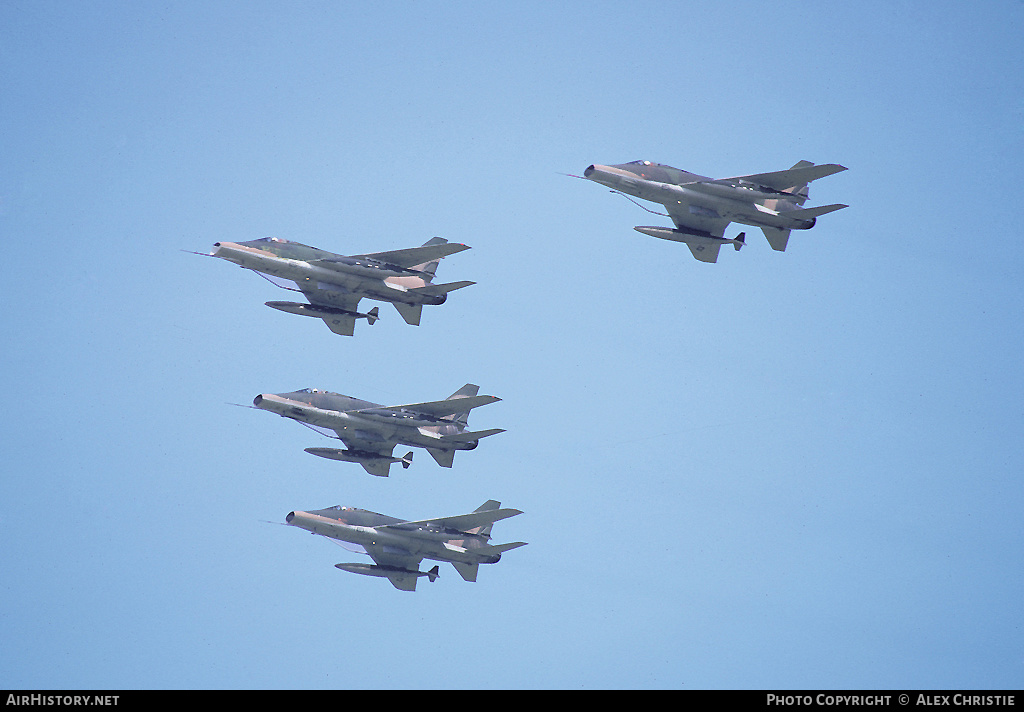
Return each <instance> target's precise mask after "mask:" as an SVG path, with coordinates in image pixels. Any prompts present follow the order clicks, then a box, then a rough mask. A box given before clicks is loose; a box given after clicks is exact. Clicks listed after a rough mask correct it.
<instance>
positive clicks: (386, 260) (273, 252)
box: [210, 237, 475, 336]
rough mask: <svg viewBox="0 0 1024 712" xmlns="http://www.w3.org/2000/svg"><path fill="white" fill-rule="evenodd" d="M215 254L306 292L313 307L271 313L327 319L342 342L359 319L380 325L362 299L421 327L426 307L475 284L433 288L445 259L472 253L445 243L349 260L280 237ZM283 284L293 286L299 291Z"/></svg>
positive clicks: (222, 245) (224, 245) (284, 305)
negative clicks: (362, 307)
mask: <svg viewBox="0 0 1024 712" xmlns="http://www.w3.org/2000/svg"><path fill="white" fill-rule="evenodd" d="M214 248H216V249H215V250H214V252H212V253H210V256H212V257H220V258H222V259H225V260H228V261H229V262H234V263H235V264H237V265H240V266H242V267H244V268H246V269H251V270H253V271H254V272H259V273H262V274H264V275H267V279H268V280H270V281H271V282H273V283H274V284H276V285H277V286H279V287H284V288H285V289H291V290H293V291H297V292H302V293H303V294H304V295H305V297H306V299H308V300H309V303H308V304H303V303H299V302H266V304H267V306H268V307H273V308H274V309H279V310H281V311H283V312H288V313H289V314H300V315H302V316H312V317H316V318H318V319H323V320H324V322H325V323H326V324H327V326H328V328H330V330H331V331H333V332H334V333H336V334H341V335H343V336H352V332H353V330H354V329H355V323H356V319H366V321H367V322H369V323H370V324H371V325H372V324H373V323H374V322H375V321H377V315H378V311H377V307H374V308H373V309H371V310H370V311H369V312H366V313H365V314H364V313H362V312H360V311H359V310H358V306H359V300H360V299H363V298H366V299H376V300H378V301H382V302H391V303H392V304H394V305H395V309H397V310H398V313H399V314H401V315H402V318H403V319H405V321H406V323H408V324H412V325H413V326H419V323H420V312H421V311H422V309H423V305H424V304H444V302H445V300H446V299H447V298H448V293H449V292H452V291H455V290H456V289H462V288H463V287H468V286H469V285H471V284H475V282H451V283H448V284H432V281H433V279H434V271H435V270H436V269H437V263H438V261H439V260H440V259H441V258H443V257H447V256H448V255H454V254H455V253H456V252H462V251H463V250H468V249H469V246H467V245H459V244H456V243H452V242H448V241H447V240H445V239H444V238H441V237H434V238H431V239H430V240H427V241H426V242H425V243H424V244H423V246H422V247H410V248H408V249H405V250H391V251H390V252H371V253H368V254H365V255H352V256H350V257H347V256H345V255H336V254H334V253H333V252H327V251H326V250H320V249H317V248H316V247H309V246H308V245H302V244H299V243H298V242H289V241H288V240H282V239H280V238H277V237H264V238H261V239H259V240H250V241H248V242H217V243H215V244H214ZM278 280H285V281H292V282H294V283H295V286H296V287H297V289H295V288H293V287H289V286H288V285H287V284H281V283H280V281H278Z"/></svg>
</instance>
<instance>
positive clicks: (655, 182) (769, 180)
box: [208, 161, 847, 591]
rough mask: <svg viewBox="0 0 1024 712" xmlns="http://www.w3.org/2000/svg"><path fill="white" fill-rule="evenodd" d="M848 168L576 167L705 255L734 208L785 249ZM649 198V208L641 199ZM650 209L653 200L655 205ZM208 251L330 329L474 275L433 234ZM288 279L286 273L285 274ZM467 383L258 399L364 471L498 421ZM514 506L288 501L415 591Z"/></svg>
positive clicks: (474, 554)
mask: <svg viewBox="0 0 1024 712" xmlns="http://www.w3.org/2000/svg"><path fill="white" fill-rule="evenodd" d="M845 170H846V168H844V167H843V166H840V165H838V164H834V163H829V164H824V165H814V164H813V163H810V162H809V161H800V162H798V163H797V164H796V165H794V166H793V167H792V168H790V169H788V170H784V171H776V172H774V173H759V174H755V175H748V176H739V177H736V178H723V179H718V180H715V179H711V178H707V177H705V176H700V175H696V174H694V173H689V172H687V171H682V170H679V169H677V168H672V167H671V166H665V165H662V164H659V163H652V162H651V161H632V162H630V163H623V164H618V165H608V166H605V165H598V164H594V165H591V166H589V167H588V168H587V169H586V170H585V171H584V172H583V176H576V177H582V178H586V179H589V180H592V181H595V182H597V183H600V184H602V185H605V186H607V187H609V188H611V189H612V190H613V191H615V192H618V193H621V194H623V195H625V196H627V197H631V199H632V198H639V199H641V200H647V201H651V202H654V203H659V204H661V205H663V206H665V208H666V210H667V216H668V217H670V218H672V222H673V223H674V224H675V228H668V227H657V226H637V227H636V228H634V229H635V230H637V231H639V232H641V233H643V234H645V235H650V236H652V237H658V238H662V239H665V240H673V241H676V242H683V243H685V244H686V245H687V247H689V248H690V251H691V252H692V253H693V256H694V257H695V258H697V259H698V260H700V261H702V262H716V261H717V260H718V253H719V250H720V249H721V247H722V245H728V244H731V245H732V246H733V247H734V248H735V249H736V250H739V249H740V248H741V247H743V245H744V244H746V242H745V238H746V233H743V232H741V233H739V234H738V235H737V236H736V237H733V238H727V237H725V230H726V228H727V227H728V226H729V224H730V223H731V222H738V223H742V224H744V225H751V226H754V227H758V228H760V229H761V230H762V231H763V232H764V234H765V237H766V238H767V239H768V243H769V244H770V245H771V246H772V248H773V249H775V250H778V251H780V252H781V251H784V250H785V249H786V245H787V244H788V241H789V236H790V232H791V231H792V230H807V229H810V228H811V227H813V226H814V224H815V222H816V221H817V218H818V217H820V216H822V215H826V214H828V213H831V212H834V211H836V210H839V209H841V208H845V207H847V206H846V205H843V204H838V203H837V204H833V205H825V206H822V207H818V208H805V207H803V205H804V203H805V202H806V201H807V199H808V195H809V193H808V185H809V184H810V183H811V182H812V181H814V180H817V179H819V178H824V177H826V176H830V175H833V174H835V173H838V172H840V171H845ZM645 209H646V208H645ZM650 212H654V211H650ZM214 248H215V250H214V252H212V253H209V255H208V256H211V257H219V258H222V259H225V260H228V261H230V262H233V263H235V264H237V265H240V266H241V267H244V268H246V269H250V270H253V271H255V272H257V273H259V274H261V275H262V276H264V277H266V278H267V279H268V280H270V281H271V282H273V283H274V284H276V285H278V286H280V287H283V288H285V289H290V290H292V291H297V292H301V293H302V294H303V295H304V296H305V297H306V300H307V301H306V302H283V301H272V302H266V304H267V306H269V307H273V308H274V309H278V310H280V311H284V312H288V313H290V314H299V315H301V316H311V317H315V318H318V319H323V321H324V323H326V324H327V326H328V328H330V329H331V331H333V332H334V333H336V334H341V335H343V336H352V334H353V332H354V330H355V322H356V320H357V319H366V321H367V323H368V324H370V325H373V323H374V322H376V321H377V319H378V318H379V310H378V307H373V308H372V309H370V310H369V311H367V312H360V311H359V302H360V301H361V300H362V299H373V300H377V301H383V302H389V303H391V304H393V305H394V306H395V309H396V310H397V311H398V313H399V314H401V316H402V318H403V319H404V320H405V321H406V322H407V323H408V324H411V325H414V326H418V325H419V323H420V317H421V312H422V309H423V305H425V304H428V305H430V304H442V303H444V302H445V300H446V299H447V296H448V294H449V293H450V292H453V291H455V290H456V289H461V288H463V287H468V286H469V285H471V284H474V283H473V282H468V281H463V282H451V283H448V284H433V279H434V274H435V272H436V270H437V265H438V262H439V261H440V260H441V259H442V258H444V257H447V256H449V255H453V254H456V253H458V252H462V251H463V250H468V249H469V247H468V246H466V245H461V244H455V243H449V242H448V241H447V240H445V239H443V238H440V237H434V238H432V239H430V240H428V241H427V242H425V243H424V244H423V245H422V246H420V247H410V248H407V249H400V250H391V251H388V252H374V253H368V254H361V255H352V256H345V255H338V254H335V253H333V252H327V251H326V250H321V249H318V248H315V247H309V246H308V245H302V244H299V243H297V242H289V241H288V240H282V239H279V238H275V237H265V238H262V239H259V240H250V241H248V242H218V243H215V245H214ZM288 282H291V283H294V285H295V287H290V286H288V284H287V283H288ZM478 393H479V388H478V387H477V386H475V385H473V384H471V383H467V384H466V385H465V386H463V387H462V388H460V389H459V390H457V391H456V392H455V393H453V394H452V395H450V396H449V397H448V398H446V399H444V400H440V401H428V402H425V403H409V404H405V405H392V406H386V405H380V404H378V403H371V402H369V401H364V400H360V399H358V398H353V397H351V396H345V395H341V394H339V393H331V392H329V391H322V390H318V389H315V388H304V389H302V390H299V391H292V392H289V393H261V394H260V395H258V396H256V398H255V399H254V400H253V406H254V407H256V408H259V409H261V410H267V411H270V412H272V413H277V414H278V415H281V416H283V417H286V418H291V419H293V420H296V421H298V422H300V423H303V424H304V425H307V426H308V427H310V428H312V429H314V430H317V431H318V432H320V433H322V434H324V435H327V436H328V437H336V438H338V439H340V440H341V441H342V442H343V443H344V444H345V448H344V449H342V448H319V447H311V448H306V452H308V453H311V454H313V455H317V456H319V457H324V458H328V459H331V460H341V461H344V462H355V463H358V464H360V465H361V466H362V467H363V469H365V470H366V471H367V472H368V473H370V474H371V475H376V476H378V477H387V476H388V474H389V472H390V469H391V465H392V464H394V463H396V462H397V463H401V464H402V467H403V468H408V467H409V465H410V464H412V456H413V453H412V451H410V452H408V453H406V454H405V455H403V456H402V457H395V456H394V449H395V447H396V446H397V445H400V444H401V445H407V446H412V447H422V448H425V449H426V450H427V452H429V453H430V455H431V456H432V457H433V458H434V460H435V461H436V462H437V464H439V465H441V466H442V467H452V464H453V462H454V458H455V453H456V452H457V451H459V450H473V449H474V448H476V447H477V445H478V444H479V442H480V440H482V439H483V438H486V437H489V436H491V435H496V434H497V433H501V432H504V430H502V429H500V428H492V429H489V430H478V431H471V430H469V413H470V411H471V410H473V409H474V408H478V407H480V406H482V405H487V404H489V403H494V402H496V401H498V400H500V399H499V398H496V397H495V396H488V395H479V394H478ZM517 514H522V512H520V511H519V510H517V509H502V508H501V504H500V503H499V502H497V501H495V500H488V501H487V502H485V503H484V504H483V505H482V506H480V507H479V508H477V509H476V510H474V511H473V512H471V513H469V514H460V515H456V516H452V517H439V518H437V519H422V520H415V521H408V520H404V519H396V518H394V517H388V516H385V515H383V514H377V513H376V512H370V511H367V510H365V509H358V508H355V507H342V506H340V505H339V506H335V507H328V508H327V509H317V510H311V511H308V512H304V511H293V512H289V513H288V515H287V516H286V517H285V523H286V524H288V525H291V526H295V527H299V528H301V529H305V530H307V531H310V532H312V533H313V534H319V535H321V536H325V537H329V538H331V539H333V540H335V541H337V542H338V543H341V544H342V546H344V547H345V548H347V549H349V550H350V551H355V552H358V553H363V554H367V555H368V556H369V557H370V558H371V559H372V560H373V562H374V563H373V564H365V563H340V564H335V566H336V567H337V568H338V569H341V570H343V571H348V572H350V573H357V574H362V575H364V576H380V577H384V578H387V579H388V580H389V581H391V584H392V585H393V586H394V587H395V588H397V589H399V590H402V591H415V590H416V582H417V581H418V580H419V578H420V577H421V576H426V577H427V579H428V580H429V581H431V582H433V581H434V580H435V579H436V578H437V577H438V576H439V570H440V569H439V567H438V566H434V567H433V568H432V569H430V570H428V571H421V570H420V562H421V561H422V560H423V559H430V560H432V561H441V562H450V563H451V564H452V565H453V566H454V567H455V569H456V571H458V572H459V574H460V575H461V576H462V578H463V579H465V580H466V581H476V578H477V572H478V569H479V566H480V564H493V563H497V562H498V560H499V559H500V558H501V554H502V553H504V552H506V551H509V550H511V549H516V548H518V547H520V546H525V544H526V542H521V541H517V542H511V543H507V544H491V543H490V537H491V528H492V527H493V525H494V523H495V522H498V521H500V520H502V519H507V518H509V517H513V516H516V515H517Z"/></svg>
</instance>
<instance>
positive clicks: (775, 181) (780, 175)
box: [712, 161, 846, 190]
mask: <svg viewBox="0 0 1024 712" xmlns="http://www.w3.org/2000/svg"><path fill="white" fill-rule="evenodd" d="M803 163H806V161H801V162H800V163H798V164H796V166H794V167H793V168H790V169H789V170H785V171H775V172H773V173H756V174H754V175H752V176H737V177H736V178H726V179H724V180H722V181H712V182H715V183H721V182H725V183H737V182H739V181H744V182H746V183H755V184H757V185H763V186H765V187H767V188H774V189H775V190H786V189H788V188H793V187H796V186H802V185H806V184H807V183H810V182H811V181H812V180H818V179H819V178H824V177H825V176H830V175H832V174H834V173H839V172H841V171H845V170H846V166H841V165H839V164H838V163H822V164H821V165H819V166H816V165H814V164H810V165H802V164H803Z"/></svg>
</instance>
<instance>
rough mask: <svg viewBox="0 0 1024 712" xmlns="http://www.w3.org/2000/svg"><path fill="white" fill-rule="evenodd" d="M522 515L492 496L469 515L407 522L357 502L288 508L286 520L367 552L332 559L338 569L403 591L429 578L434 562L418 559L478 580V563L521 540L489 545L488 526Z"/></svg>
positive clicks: (433, 573) (522, 543)
mask: <svg viewBox="0 0 1024 712" xmlns="http://www.w3.org/2000/svg"><path fill="white" fill-rule="evenodd" d="M517 514H522V512H520V511H519V510H518V509H501V503H500V502H496V501H494V500H493V499H492V500H488V501H487V502H484V503H483V505H482V506H480V507H479V508H477V509H476V511H474V512H472V513H471V514H460V515H456V516H454V517H439V518H437V519H421V520H419V521H412V522H410V521H405V520H403V519H395V518H394V517H388V516H385V515H383V514H377V513H376V512H369V511H367V510H365V509H357V508H355V507H342V506H340V505H338V506H335V507H328V508H327V509H316V510H313V511H311V512H298V511H296V512H289V513H288V516H286V517H285V522H286V523H287V524H290V525H292V526H293V527H300V528H302V529H305V530H307V531H310V532H312V533H314V534H320V535H321V536H326V537H330V538H331V539H335V540H337V541H339V542H347V543H349V544H350V545H351V544H354V545H355V547H351V546H345V545H344V544H342V546H345V548H346V549H349V550H350V551H355V552H358V553H362V554H368V555H369V556H370V558H371V559H373V562H374V563H373V564H335V566H336V567H337V568H339V569H341V570H342V571H348V572H350V573H354V574H362V575H364V576H386V577H387V578H388V580H389V581H391V584H392V585H393V586H394V587H395V588H397V589H399V590H401V591H415V590H416V581H417V580H418V579H419V577H420V576H426V577H427V578H428V579H430V581H431V582H433V581H434V579H436V578H437V576H438V567H437V566H435V567H434V568H432V569H431V570H430V571H420V561H422V560H423V559H430V560H432V561H448V562H451V564H452V566H454V567H455V570H456V571H458V572H459V574H460V575H461V576H462V578H464V579H465V580H466V581H476V575H477V569H478V568H479V566H480V564H496V563H498V559H500V558H501V555H502V553H504V552H506V551H509V550H510V549H516V548H519V547H520V546H526V542H525V541H516V542H512V543H509V544H494V545H492V544H488V541H489V540H490V538H491V527H492V526H493V525H494V523H495V522H497V521H500V520H502V519H508V518H509V517H514V516H516V515H517Z"/></svg>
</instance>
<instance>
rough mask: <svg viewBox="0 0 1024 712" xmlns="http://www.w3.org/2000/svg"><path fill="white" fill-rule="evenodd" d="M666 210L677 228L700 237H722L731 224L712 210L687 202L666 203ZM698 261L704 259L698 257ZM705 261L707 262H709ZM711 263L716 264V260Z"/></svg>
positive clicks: (695, 255)
mask: <svg viewBox="0 0 1024 712" xmlns="http://www.w3.org/2000/svg"><path fill="white" fill-rule="evenodd" d="M665 208H666V209H667V210H668V215H669V217H670V218H672V222H674V223H675V224H676V227H677V228H679V229H680V230H683V231H685V232H688V233H692V234H696V235H698V236H703V237H721V236H722V235H724V234H725V228H727V227H728V226H729V223H730V222H731V221H730V220H728V219H726V218H723V217H722V216H721V215H719V214H718V213H717V212H715V211H714V210H713V209H711V208H708V207H705V206H703V205H696V204H694V203H690V202H689V201H686V200H672V201H671V202H669V203H665ZM694 257H697V254H696V253H694ZM716 257H717V255H716ZM697 259H699V260H701V259H702V258H701V257H697ZM703 261H704V262H707V260H703ZM711 261H712V262H714V260H711Z"/></svg>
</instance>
